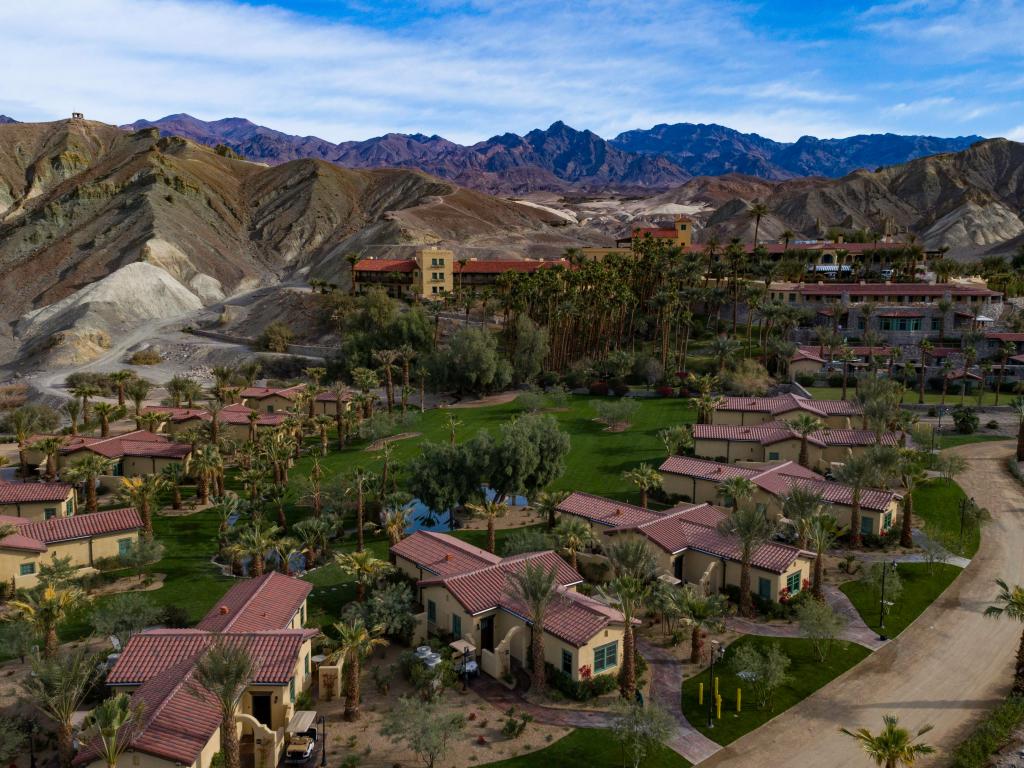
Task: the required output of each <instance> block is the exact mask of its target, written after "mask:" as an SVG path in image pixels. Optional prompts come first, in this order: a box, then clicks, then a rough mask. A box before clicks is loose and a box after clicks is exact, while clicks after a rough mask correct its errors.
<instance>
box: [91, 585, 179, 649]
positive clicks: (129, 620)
mask: <svg viewBox="0 0 1024 768" xmlns="http://www.w3.org/2000/svg"><path fill="white" fill-rule="evenodd" d="M162 616H163V610H162V609H161V608H159V607H158V606H156V605H154V604H153V602H152V601H151V600H150V599H149V598H148V597H146V596H145V595H144V594H142V593H139V592H121V593H119V594H116V595H111V596H110V597H109V598H108V599H106V600H103V601H101V602H99V603H97V604H96V606H95V607H94V608H93V610H92V614H91V615H90V616H89V623H90V624H92V628H93V630H94V631H95V632H96V634H98V635H100V636H101V637H116V638H117V641H118V644H119V645H120V647H121V648H124V647H125V646H126V645H127V644H128V641H129V640H130V639H131V638H132V636H133V635H135V634H138V633H139V632H141V631H142V630H143V629H145V628H146V627H151V626H153V625H154V624H157V623H158V622H159V621H160V619H161V617H162Z"/></svg>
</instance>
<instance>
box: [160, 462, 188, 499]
mask: <svg viewBox="0 0 1024 768" xmlns="http://www.w3.org/2000/svg"><path fill="white" fill-rule="evenodd" d="M160 475H161V477H163V479H164V482H165V483H166V485H167V487H168V488H170V489H171V509H181V484H182V482H184V480H185V468H184V467H182V466H181V462H178V461H175V462H173V463H171V464H168V465H167V466H165V467H164V468H163V469H161V470H160Z"/></svg>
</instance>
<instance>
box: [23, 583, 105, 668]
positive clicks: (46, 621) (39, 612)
mask: <svg viewBox="0 0 1024 768" xmlns="http://www.w3.org/2000/svg"><path fill="white" fill-rule="evenodd" d="M87 600H88V597H87V595H86V594H85V592H83V591H82V590H81V589H79V588H78V587H76V586H67V587H59V588H58V587H55V586H53V585H52V584H50V585H48V586H46V587H44V588H43V589H42V590H41V591H38V590H37V591H32V592H26V593H24V594H23V596H22V598H21V599H19V600H11V601H10V602H9V603H8V606H9V607H10V609H11V611H12V613H13V617H14V619H15V620H17V621H24V622H25V623H26V624H28V625H29V626H31V627H32V629H33V630H34V631H35V633H36V635H37V636H39V637H41V638H43V657H44V658H47V659H52V658H53V657H54V656H56V655H57V648H58V647H59V645H60V643H59V641H58V639H57V627H59V626H60V624H61V623H62V622H63V621H64V619H65V618H66V617H67V615H68V613H69V612H70V611H72V610H73V609H75V608H77V607H78V606H80V605H81V604H82V603H84V602H86V601H87Z"/></svg>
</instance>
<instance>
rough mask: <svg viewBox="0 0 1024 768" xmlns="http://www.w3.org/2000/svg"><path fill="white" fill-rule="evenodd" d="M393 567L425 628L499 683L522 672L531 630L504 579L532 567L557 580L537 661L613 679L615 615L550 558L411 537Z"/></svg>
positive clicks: (619, 630)
mask: <svg viewBox="0 0 1024 768" xmlns="http://www.w3.org/2000/svg"><path fill="white" fill-rule="evenodd" d="M391 556H392V559H393V560H394V563H395V565H396V566H397V567H398V569H399V570H400V571H401V572H402V573H404V574H406V575H407V576H409V577H410V578H413V579H415V580H416V583H417V588H418V594H419V600H420V602H421V604H422V605H423V606H424V607H425V612H426V622H427V626H428V628H429V629H432V630H436V631H440V632H445V633H448V634H451V635H452V636H453V637H454V638H455V639H456V640H465V641H467V642H469V644H470V645H472V646H473V647H474V648H475V649H477V653H478V658H479V662H480V668H481V669H482V670H483V671H484V672H486V673H487V674H489V675H491V676H492V677H495V678H498V679H501V678H503V677H505V676H506V675H507V674H508V673H509V672H510V671H511V669H512V665H513V664H515V665H518V666H523V667H525V666H527V662H526V659H527V650H528V648H529V647H530V633H531V632H532V631H533V629H532V627H533V624H532V621H531V620H530V611H529V609H528V608H527V607H526V606H525V605H523V604H522V603H520V602H519V601H518V600H516V599H515V598H514V597H513V596H512V595H511V589H510V583H509V578H508V576H509V574H510V573H513V572H516V571H518V570H520V569H522V568H524V567H525V566H526V564H527V563H534V564H538V565H540V566H541V567H543V568H545V569H554V570H555V571H556V574H557V582H558V598H557V599H556V600H555V601H554V603H553V604H552V605H551V606H550V607H549V609H548V613H547V615H546V616H545V619H544V657H545V660H546V661H547V662H548V663H549V664H551V665H552V666H553V667H554V668H555V669H557V670H560V671H561V672H563V673H564V674H566V675H568V676H570V677H571V678H572V679H573V680H578V679H580V676H581V674H583V675H585V674H587V672H588V671H589V672H591V673H592V674H595V675H598V674H604V673H613V672H615V673H617V672H618V666H619V662H620V660H621V657H622V637H623V634H624V630H625V624H624V623H623V617H622V614H621V613H619V612H618V611H616V610H614V609H612V608H609V607H608V606H606V605H605V604H604V603H601V602H599V601H597V600H594V599H593V598H590V597H587V596H585V595H582V594H580V593H578V592H577V591H576V587H577V585H579V584H580V583H582V581H583V579H582V577H581V576H580V575H579V574H578V573H577V572H576V571H575V570H574V569H573V568H571V567H570V566H569V565H568V564H567V563H566V562H565V560H563V559H562V558H561V557H559V556H558V555H557V554H556V553H554V552H550V551H549V552H532V553H529V554H524V555H516V556H514V557H505V558H502V557H498V556H497V555H494V554H491V553H490V552H487V551H485V550H482V549H479V548H477V547H473V546H471V545H469V544H466V543H465V542H462V541H460V540H458V539H456V538H454V537H452V536H446V535H444V534H441V533H432V532H428V531H417V532H416V533H414V534H412V535H411V536H409V537H407V538H405V539H403V540H402V541H400V542H399V543H398V544H395V545H394V546H392V547H391Z"/></svg>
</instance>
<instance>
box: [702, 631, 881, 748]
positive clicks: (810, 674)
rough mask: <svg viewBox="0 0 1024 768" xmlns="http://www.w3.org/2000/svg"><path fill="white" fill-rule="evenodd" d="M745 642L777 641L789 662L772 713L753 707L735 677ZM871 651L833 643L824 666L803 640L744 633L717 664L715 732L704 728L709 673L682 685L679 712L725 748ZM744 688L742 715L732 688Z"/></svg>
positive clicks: (746, 688) (765, 643) (747, 689)
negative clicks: (734, 663)
mask: <svg viewBox="0 0 1024 768" xmlns="http://www.w3.org/2000/svg"><path fill="white" fill-rule="evenodd" d="M744 643H749V644H753V645H755V646H757V647H758V648H760V649H762V650H763V649H764V648H766V647H767V646H768V645H769V644H771V643H777V644H778V645H779V647H780V648H781V649H782V651H783V652H784V653H785V654H786V655H787V656H789V658H790V660H791V661H792V663H791V665H790V667H789V672H788V674H789V676H790V681H789V683H787V684H786V685H784V686H782V687H780V688H779V689H778V690H777V691H776V692H775V706H774V709H772V710H771V711H769V710H767V709H764V710H760V709H758V708H757V704H756V702H755V701H754V697H753V691H752V690H751V689H750V686H749V684H748V683H746V682H745V681H743V680H741V679H740V678H739V677H737V676H736V675H735V674H734V673H733V671H732V669H731V667H730V663H729V662H730V659H731V658H732V654H733V652H734V650H735V649H736V648H738V647H739V646H740V645H741V644H744ZM869 653H870V651H868V650H867V649H866V648H864V647H862V646H859V645H856V644H855V643H846V642H836V643H834V644H833V645H832V651H831V653H830V654H829V655H828V657H827V658H826V660H825V661H824V662H822V661H820V660H819V659H818V656H817V654H816V653H815V652H814V649H813V648H812V647H811V642H810V641H809V640H805V639H803V638H768V637H755V636H753V635H747V636H744V637H741V638H740V639H738V640H736V641H735V642H734V643H732V644H731V645H730V646H729V647H728V648H727V649H726V651H725V658H724V659H723V661H722V662H721V663H720V664H716V665H715V675H716V676H717V677H718V678H719V683H718V685H719V694H720V695H721V697H722V719H721V720H716V721H715V727H714V728H711V729H709V728H707V703H708V699H707V696H708V672H707V671H706V670H705V671H704V672H702V673H701V674H699V675H697V676H695V677H691V678H689V679H687V680H686V681H684V682H683V694H682V695H683V701H682V704H683V714H684V715H686V719H687V720H689V721H690V724H691V725H693V726H694V727H696V728H697V729H699V730H700V731H701V732H702V733H703V734H705V735H706V736H708V737H709V738H710V739H713V740H714V741H716V742H718V743H719V744H723V745H725V744H729V743H731V742H733V741H735V740H736V739H738V738H739V737H740V736H742V735H743V734H745V733H747V732H749V731H752V730H754V729H755V728H758V727H759V726H761V725H763V724H764V723H766V722H768V721H769V720H771V719H772V718H773V717H775V716H776V715H778V714H779V713H780V712H782V711H784V710H786V709H789V708H790V707H791V706H793V705H794V704H796V703H797V702H799V701H801V700H803V699H805V698H807V697H808V696H809V695H810V694H812V693H814V691H816V690H818V689H819V688H821V686H823V685H825V684H826V683H828V682H829V681H830V680H832V679H834V678H836V677H838V676H839V675H841V674H842V673H843V672H845V671H846V670H848V669H850V667H852V666H854V665H855V664H857V663H859V662H860V661H862V660H863V659H864V658H865V657H866V656H867V655H868V654H869ZM700 683H704V696H705V698H704V705H703V706H701V705H700V704H699V703H698V687H699V685H700ZM737 688H740V689H742V692H743V695H742V705H743V706H742V712H740V713H738V714H737V712H736V689H737Z"/></svg>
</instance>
